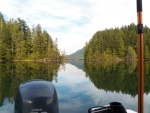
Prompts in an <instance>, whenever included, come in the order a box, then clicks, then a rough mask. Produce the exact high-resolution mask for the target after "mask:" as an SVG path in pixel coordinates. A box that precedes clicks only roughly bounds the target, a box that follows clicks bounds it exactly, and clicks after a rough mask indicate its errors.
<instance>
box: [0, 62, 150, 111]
mask: <svg viewBox="0 0 150 113" xmlns="http://www.w3.org/2000/svg"><path fill="white" fill-rule="evenodd" d="M54 64H55V65H54ZM149 73H150V62H146V63H145V94H144V110H145V112H144V113H150V108H149V106H150V74H149ZM137 74H138V72H137V62H132V63H114V62H99V63H95V62H83V61H70V62H67V63H66V64H63V65H60V64H57V63H40V62H16V63H10V62H3V63H2V62H1V63H0V113H14V97H15V95H16V91H17V88H18V86H19V84H20V83H22V82H24V81H27V80H31V79H44V80H48V81H51V82H52V83H53V84H54V85H55V88H56V91H57V95H58V102H59V113H87V111H88V108H89V107H94V106H103V105H107V104H109V103H110V102H114V101H117V102H121V103H122V104H123V105H124V107H125V108H126V109H131V110H134V111H137V109H138V106H137V104H138V94H137V91H138V90H137V88H138V86H137V82H138V81H137Z"/></svg>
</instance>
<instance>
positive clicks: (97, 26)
mask: <svg viewBox="0 0 150 113" xmlns="http://www.w3.org/2000/svg"><path fill="white" fill-rule="evenodd" d="M0 2H1V3H0V11H1V12H2V13H3V14H4V15H6V16H7V17H8V18H17V17H20V18H21V19H24V20H25V21H26V22H27V24H28V25H29V26H30V27H31V26H32V25H33V24H35V25H36V24H41V26H42V28H44V29H46V30H47V31H48V32H49V34H50V35H51V36H52V38H53V39H55V38H58V45H59V48H60V49H61V50H64V49H65V50H66V53H67V54H70V53H73V52H75V51H76V50H77V49H81V48H82V47H83V46H84V44H85V42H86V41H88V40H89V39H91V38H92V36H93V35H94V33H95V32H96V31H98V30H103V29H105V28H111V27H113V28H114V27H121V26H122V25H128V24H130V23H137V19H136V18H137V17H136V16H137V14H136V0H42V1H41V0H25V1H23V0H13V1H12V0H0ZM143 9H144V14H143V17H144V24H146V25H148V26H150V23H149V19H150V17H149V16H148V15H149V14H148V11H149V6H148V1H143Z"/></svg>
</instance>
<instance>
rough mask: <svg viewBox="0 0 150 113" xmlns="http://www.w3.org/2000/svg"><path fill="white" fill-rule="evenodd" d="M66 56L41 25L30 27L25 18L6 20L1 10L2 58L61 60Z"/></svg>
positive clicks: (0, 57)
mask: <svg viewBox="0 0 150 113" xmlns="http://www.w3.org/2000/svg"><path fill="white" fill-rule="evenodd" d="M63 57H64V54H63V52H60V50H59V49H58V45H57V38H56V39H55V40H54V41H53V39H52V38H51V36H50V35H49V34H48V32H47V31H46V30H43V29H42V27H41V25H40V24H38V25H36V26H35V25H33V26H32V29H30V28H29V27H28V25H27V24H26V22H25V21H24V20H23V19H20V18H17V19H13V18H12V19H10V20H9V21H6V20H5V18H4V16H3V14H2V13H1V12H0V60H40V59H45V60H50V61H51V60H53V61H54V60H55V61H56V60H61V59H62V58H63Z"/></svg>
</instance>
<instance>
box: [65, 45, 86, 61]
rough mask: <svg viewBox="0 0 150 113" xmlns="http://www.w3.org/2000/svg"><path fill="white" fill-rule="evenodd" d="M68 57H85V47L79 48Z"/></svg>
mask: <svg viewBox="0 0 150 113" xmlns="http://www.w3.org/2000/svg"><path fill="white" fill-rule="evenodd" d="M66 57H67V58H73V59H83V58H84V47H83V48H82V49H79V50H77V51H76V52H75V53H73V54H70V55H66Z"/></svg>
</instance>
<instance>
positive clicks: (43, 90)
mask: <svg viewBox="0 0 150 113" xmlns="http://www.w3.org/2000/svg"><path fill="white" fill-rule="evenodd" d="M15 113H59V107H58V99H57V93H56V90H55V87H54V85H53V84H52V83H51V82H48V81H45V80H30V81H27V82H24V83H22V84H20V86H19V88H18V91H17V94H16V98H15Z"/></svg>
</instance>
